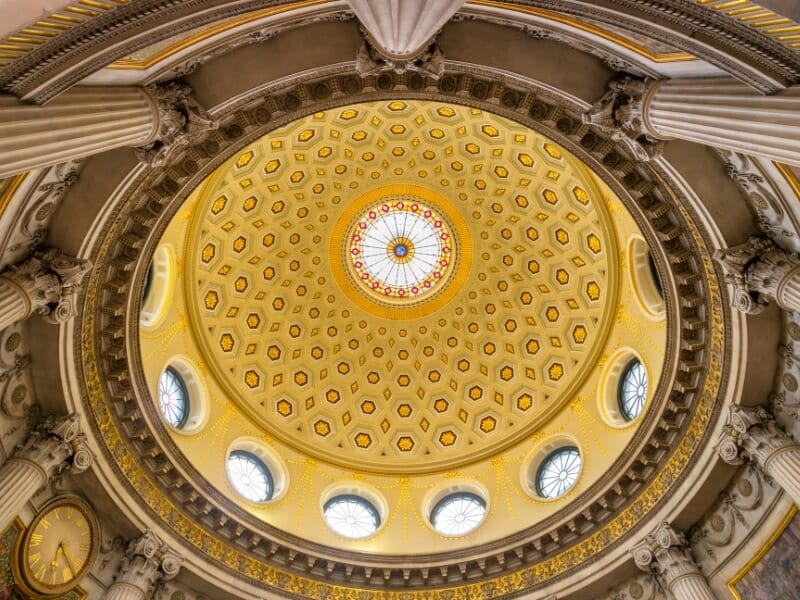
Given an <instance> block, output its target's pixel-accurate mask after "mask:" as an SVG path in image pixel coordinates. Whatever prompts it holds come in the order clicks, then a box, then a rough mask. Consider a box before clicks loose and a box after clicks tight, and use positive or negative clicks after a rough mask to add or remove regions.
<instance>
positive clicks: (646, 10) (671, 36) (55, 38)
mask: <svg viewBox="0 0 800 600" xmlns="http://www.w3.org/2000/svg"><path fill="white" fill-rule="evenodd" d="M493 5H497V6H507V7H508V8H509V9H510V10H509V14H510V15H512V16H513V9H514V8H515V7H520V8H524V7H535V8H539V9H547V10H550V11H555V12H556V13H560V14H564V15H571V16H574V17H579V18H590V19H594V20H597V21H599V22H605V23H610V24H614V25H616V26H622V27H625V28H627V29H629V30H630V31H632V32H637V33H640V34H644V35H647V36H650V37H653V38H655V39H663V40H664V41H666V42H668V43H670V44H672V45H673V46H675V47H676V48H677V49H679V50H681V51H684V52H690V53H691V54H694V55H696V56H698V57H700V58H702V59H704V60H706V61H708V62H709V63H711V64H713V65H715V66H717V67H719V68H721V69H723V70H725V71H727V72H728V73H730V74H731V75H733V76H735V77H737V78H739V79H741V80H742V81H744V82H746V83H748V84H749V85H752V86H753V87H755V88H756V89H759V90H761V91H763V92H767V93H768V92H775V91H778V90H780V89H782V88H784V87H786V86H788V85H791V84H793V83H796V82H798V81H800V53H797V52H794V51H793V50H792V49H790V48H787V47H786V46H784V45H782V44H781V43H779V42H778V41H775V40H774V39H772V38H770V37H768V36H765V35H762V34H761V33H760V32H759V31H757V30H755V29H752V28H750V27H748V26H747V25H746V24H744V23H741V22H739V21H737V20H735V19H732V18H730V17H728V16H726V15H724V14H719V13H718V12H716V11H713V10H710V9H708V8H707V7H704V6H702V5H698V4H693V3H690V2H686V0H659V1H657V0H600V1H596V0H592V1H589V0H577V1H576V0H569V1H567V0H516V1H508V2H504V3H497V2H496V3H493ZM266 7H287V10H288V11H291V10H298V12H301V14H299V16H298V17H297V23H298V24H304V23H308V22H309V21H314V20H319V19H349V18H351V13H350V12H349V11H348V10H346V8H345V7H344V5H343V3H342V2H340V1H326V0H306V1H303V2H290V1H289V0H271V1H269V2H267V3H266ZM308 7H312V9H313V10H312V11H311V13H310V14H309V13H308V12H302V11H299V9H301V8H302V9H306V8H308ZM467 7H468V8H467V10H468V11H469V12H470V13H471V14H473V15H474V17H475V18H482V10H481V4H477V3H476V4H470V5H467ZM264 9H265V2H263V1H258V0H139V1H138V2H135V3H126V4H121V5H116V6H113V7H112V8H110V9H109V10H106V11H105V12H102V13H100V11H94V16H91V17H88V18H87V16H86V15H83V16H82V19H83V20H82V22H79V23H74V22H72V23H70V22H63V21H60V20H56V21H55V22H54V23H55V25H57V26H58V29H59V30H60V32H59V33H58V34H55V35H48V36H44V37H42V38H41V39H39V38H36V37H34V39H35V41H36V43H35V44H33V43H32V44H33V45H32V46H20V45H19V43H18V42H13V41H12V42H10V41H9V39H8V38H7V39H6V41H5V43H6V44H11V47H25V48H27V51H25V52H24V53H21V54H19V55H18V56H17V58H15V59H13V60H11V59H8V64H7V65H6V66H4V67H2V68H0V89H2V90H4V91H6V92H8V93H12V94H14V95H16V96H18V97H20V98H23V99H25V100H28V101H32V102H36V103H44V102H46V101H47V100H49V99H51V98H53V97H54V96H56V95H58V94H59V93H61V92H63V91H64V90H65V89H67V88H69V87H71V86H72V85H75V84H76V83H77V82H79V81H80V80H82V79H84V78H85V77H87V76H88V75H90V74H91V73H93V72H95V71H97V70H99V69H101V68H103V67H104V66H106V65H108V64H109V63H112V62H114V61H115V60H119V59H121V58H123V57H125V56H128V55H130V54H132V53H134V52H136V51H138V50H141V49H143V48H145V47H146V46H148V45H151V44H153V43H156V42H159V41H162V40H165V39H167V38H169V37H171V36H174V35H176V34H178V33H183V32H186V31H189V30H192V29H196V28H198V27H203V26H206V25H210V24H212V23H216V22H219V21H222V20H226V19H230V18H233V17H236V16H240V15H244V14H247V13H252V12H255V11H258V10H264ZM81 10H84V12H87V11H86V9H85V8H83V9H81ZM486 11H487V15H488V16H489V17H491V14H490V11H489V10H488V7H487V9H486ZM88 12H89V13H92V12H93V11H88ZM74 16H79V15H73V17H74ZM50 18H51V17H49V16H46V17H43V19H45V20H47V19H50ZM40 22H41V21H40ZM29 30H30V28H29ZM34 30H35V28H34ZM20 36H22V37H21V38H20ZM26 36H27V37H30V35H28V34H24V32H17V35H11V36H8V37H10V38H17V39H25V37H26ZM42 42H43V43H42ZM9 56H11V55H10V54H9Z"/></svg>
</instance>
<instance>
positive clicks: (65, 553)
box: [59, 542, 77, 577]
mask: <svg viewBox="0 0 800 600" xmlns="http://www.w3.org/2000/svg"><path fill="white" fill-rule="evenodd" d="M59 548H61V550H62V551H63V553H64V558H65V559H67V566H68V567H69V570H70V571H72V576H73V577H77V572H76V571H75V567H73V566H72V560H71V559H70V557H69V552H68V551H67V547H66V545H65V544H64V542H61V544H59Z"/></svg>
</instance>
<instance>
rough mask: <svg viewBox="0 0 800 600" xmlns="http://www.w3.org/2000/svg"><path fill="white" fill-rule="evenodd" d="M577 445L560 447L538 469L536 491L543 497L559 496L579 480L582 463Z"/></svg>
mask: <svg viewBox="0 0 800 600" xmlns="http://www.w3.org/2000/svg"><path fill="white" fill-rule="evenodd" d="M582 462H583V461H582V459H581V454H580V452H579V451H578V449H577V448H576V447H575V446H566V447H564V448H559V449H558V450H555V451H553V452H551V453H550V454H548V455H547V457H546V458H545V459H544V460H543V461H542V464H541V465H540V466H539V469H538V471H536V492H537V493H538V494H539V495H540V496H541V497H542V498H549V499H553V498H558V497H560V496H563V495H564V494H566V493H567V492H568V491H569V490H570V489H571V488H572V486H574V485H575V483H576V482H577V481H578V475H580V472H581V465H582Z"/></svg>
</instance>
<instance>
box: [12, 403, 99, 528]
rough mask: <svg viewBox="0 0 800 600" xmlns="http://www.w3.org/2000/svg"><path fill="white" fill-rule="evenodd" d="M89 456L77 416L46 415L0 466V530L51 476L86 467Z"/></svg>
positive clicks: (89, 461) (88, 465)
mask: <svg viewBox="0 0 800 600" xmlns="http://www.w3.org/2000/svg"><path fill="white" fill-rule="evenodd" d="M92 461H93V456H92V453H91V451H90V450H89V448H88V446H87V445H86V438H85V436H84V435H83V434H81V432H80V425H79V417H78V415H75V414H72V415H69V416H66V417H46V418H45V419H43V420H42V422H41V423H40V424H39V425H38V426H37V427H36V428H35V429H34V430H33V432H32V433H31V434H30V436H29V437H28V439H27V440H26V441H25V443H24V444H21V445H20V446H18V447H17V449H16V451H15V452H14V454H12V455H11V458H9V459H8V460H7V461H6V462H5V463H4V464H3V466H2V467H0V531H2V530H4V529H5V528H6V527H7V526H8V524H9V523H11V521H12V520H13V519H14V518H15V517H16V516H17V515H19V513H20V512H22V509H23V507H24V506H25V503H26V502H28V500H30V499H31V497H32V496H33V495H34V494H35V493H36V492H37V491H38V490H39V489H40V488H41V487H42V486H43V485H45V484H46V483H47V482H48V481H49V480H50V478H51V477H54V476H57V475H60V474H61V473H62V472H63V471H65V470H67V469H68V470H69V471H70V472H72V473H80V472H82V471H85V470H86V469H88V468H89V467H90V466H91V464H92Z"/></svg>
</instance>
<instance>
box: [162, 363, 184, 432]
mask: <svg viewBox="0 0 800 600" xmlns="http://www.w3.org/2000/svg"><path fill="white" fill-rule="evenodd" d="M158 406H159V408H160V409H161V415H162V416H163V417H164V420H165V421H166V422H167V423H169V424H170V425H172V426H173V427H174V428H175V429H182V428H183V427H184V425H186V420H187V419H188V418H189V392H188V391H187V389H186V383H185V382H184V381H183V377H181V376H180V373H178V371H176V370H175V369H173V368H172V367H167V368H166V369H165V370H164V372H163V373H161V377H159V379H158Z"/></svg>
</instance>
